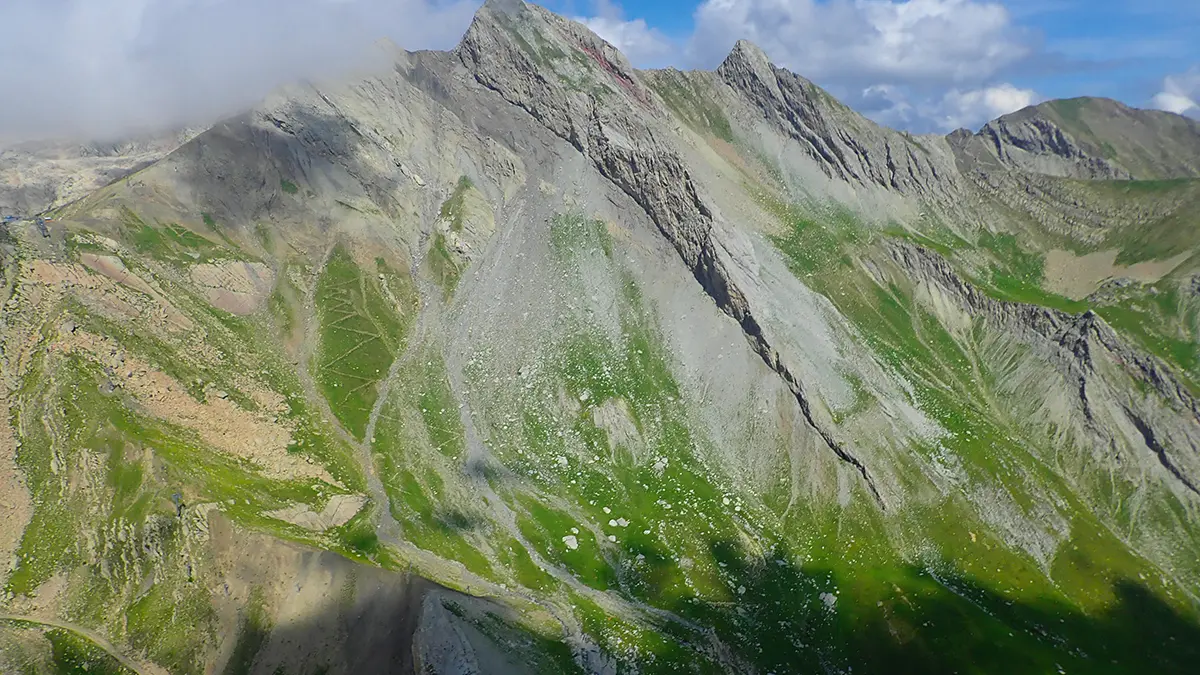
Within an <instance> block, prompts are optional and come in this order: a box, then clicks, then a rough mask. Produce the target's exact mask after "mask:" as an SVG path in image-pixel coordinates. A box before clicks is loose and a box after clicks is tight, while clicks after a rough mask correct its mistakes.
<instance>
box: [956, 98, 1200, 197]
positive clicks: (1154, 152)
mask: <svg viewBox="0 0 1200 675" xmlns="http://www.w3.org/2000/svg"><path fill="white" fill-rule="evenodd" d="M949 140H950V141H951V143H952V144H953V145H955V147H956V148H957V149H958V151H959V152H960V154H961V155H962V156H964V157H968V158H970V160H971V161H972V162H974V163H975V164H976V165H977V166H980V167H991V168H993V169H996V168H1001V167H1003V168H1005V169H1016V170H1019V171H1024V172H1028V173H1038V174H1045V175H1050V176H1060V177H1066V178H1081V179H1107V180H1128V179H1155V178H1184V177H1191V176H1197V175H1200V161H1198V160H1197V157H1198V156H1200V125H1198V124H1197V123H1196V122H1195V121H1193V120H1190V119H1188V118H1185V117H1183V116H1181V115H1175V114H1173V113H1167V112H1162V111H1157V110H1139V109H1137V108H1131V107H1129V106H1127V105H1125V104H1123V103H1120V102H1119V101H1113V100H1111V99H1106V98H1097V97H1080V98H1072V99H1060V100H1053V101H1046V102H1044V103H1039V104H1037V105H1033V106H1029V107H1026V108H1023V109H1021V110H1018V111H1016V112H1013V113H1009V114H1008V115H1004V116H1002V117H1000V118H998V119H995V120H992V121H991V122H988V123H987V124H986V125H984V126H983V128H982V129H980V130H979V132H978V133H977V134H961V133H958V132H956V133H955V134H953V135H952V136H951V137H949Z"/></svg>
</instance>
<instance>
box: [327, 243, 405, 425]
mask: <svg viewBox="0 0 1200 675" xmlns="http://www.w3.org/2000/svg"><path fill="white" fill-rule="evenodd" d="M316 306H317V312H318V316H319V320H320V329H319V335H320V346H319V348H318V352H317V355H316V358H315V365H316V368H315V370H316V373H315V379H316V381H317V385H318V386H319V387H320V389H321V393H322V394H324V395H325V398H326V399H327V400H328V401H329V405H330V408H331V409H332V410H333V414H334V415H335V416H336V417H337V418H338V420H339V421H340V422H341V423H342V425H343V426H345V427H346V429H347V430H348V431H350V432H351V433H352V434H354V435H355V436H358V437H360V438H361V437H362V435H363V432H364V431H365V430H366V427H367V421H368V418H369V417H370V415H371V409H372V408H373V406H374V405H375V399H376V397H377V396H378V394H379V392H378V389H377V386H378V383H379V381H380V380H382V379H383V378H384V377H386V376H387V372H388V369H389V368H390V366H391V363H392V360H393V359H394V358H395V356H396V354H397V353H399V351H400V349H401V348H402V347H403V344H404V340H405V326H404V324H402V323H401V321H400V319H399V317H397V316H396V313H395V311H394V309H393V308H392V307H391V306H390V305H389V303H388V301H387V300H386V299H385V298H384V296H383V295H382V292H381V291H380V289H379V287H378V284H377V282H376V280H375V279H374V278H372V277H371V276H369V275H365V274H363V272H362V270H361V269H360V268H359V267H358V265H357V264H356V263H355V262H354V260H353V259H352V258H351V257H350V255H349V253H347V252H346V251H345V249H343V248H341V247H340V246H339V247H338V248H337V249H335V250H334V252H333V254H332V255H331V256H330V258H329V260H328V261H327V262H326V265H325V272H324V274H322V275H321V278H320V279H319V280H318V281H317V290H316Z"/></svg>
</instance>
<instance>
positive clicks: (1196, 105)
mask: <svg viewBox="0 0 1200 675" xmlns="http://www.w3.org/2000/svg"><path fill="white" fill-rule="evenodd" d="M1154 107H1155V108H1159V109H1161V110H1166V111H1169V112H1173V113H1179V114H1180V115H1191V116H1193V117H1200V66H1193V67H1192V68H1191V69H1190V70H1188V71H1187V72H1186V73H1182V74H1179V75H1169V76H1167V77H1166V78H1165V79H1163V85H1162V91H1160V92H1158V93H1157V94H1155V96H1154Z"/></svg>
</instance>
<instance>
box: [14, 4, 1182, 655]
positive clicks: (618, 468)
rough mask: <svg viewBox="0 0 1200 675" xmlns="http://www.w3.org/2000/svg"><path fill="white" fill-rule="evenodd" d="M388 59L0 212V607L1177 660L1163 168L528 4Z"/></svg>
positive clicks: (196, 647)
mask: <svg viewBox="0 0 1200 675" xmlns="http://www.w3.org/2000/svg"><path fill="white" fill-rule="evenodd" d="M394 56H395V59H394V63H392V64H390V65H388V66H387V67H381V68H378V69H376V70H374V71H371V72H370V73H366V74H362V75H360V76H356V77H353V78H348V79H346V80H343V81H330V82H320V83H304V84H297V85H292V86H289V87H286V88H284V89H281V90H279V91H277V92H275V93H273V94H272V95H271V96H270V97H268V99H266V100H265V101H264V102H263V103H262V104H261V105H259V106H256V107H255V108H254V109H252V110H250V111H247V112H245V113H243V114H240V115H237V116H234V117H231V118H229V119H227V120H225V121H222V122H221V123H218V124H216V125H213V126H212V127H211V128H209V129H207V130H206V131H204V132H203V133H201V134H199V135H198V136H196V137H195V138H193V139H191V140H190V141H188V142H187V143H185V144H183V145H181V146H180V147H179V148H177V149H175V150H174V151H172V152H171V153H169V154H168V155H166V156H165V157H164V158H162V159H159V160H158V161H156V162H155V163H154V164H153V165H151V166H149V167H146V168H144V169H142V170H140V171H138V172H136V173H133V174H131V175H129V176H126V177H124V178H122V179H120V180H118V181H116V182H114V183H112V184H110V185H108V186H106V187H104V188H101V189H100V190H98V191H96V192H93V193H91V194H89V195H88V196H86V197H83V198H82V199H79V200H76V201H73V202H72V203H70V204H68V205H64V206H61V207H57V208H55V209H54V210H53V211H52V214H53V216H54V220H53V221H52V222H50V223H48V224H46V225H47V227H46V230H45V232H46V234H45V236H43V234H42V233H41V232H40V231H39V230H38V228H37V226H36V224H35V223H33V222H30V221H27V220H26V221H21V222H19V223H16V224H14V225H13V226H12V227H11V228H9V230H8V231H9V233H10V235H11V236H10V239H8V240H7V241H5V242H4V243H3V246H4V248H3V251H4V271H5V277H4V278H5V279H6V282H7V283H6V286H5V296H4V306H5V312H4V313H3V315H2V316H0V355H2V356H3V358H2V359H0V367H2V368H3V375H4V381H5V382H6V383H8V384H7V386H6V387H5V390H4V394H5V397H4V399H3V403H4V405H5V406H6V412H7V413H8V414H7V415H6V416H5V418H6V420H8V424H7V425H6V428H7V429H8V430H9V431H11V434H12V439H7V437H6V436H5V435H4V434H0V451H3V453H4V454H0V459H3V460H4V461H5V462H8V461H12V462H14V463H15V464H14V468H13V470H12V472H11V473H8V472H6V473H4V474H2V475H3V481H4V482H0V489H2V490H3V492H0V497H3V499H0V502H3V503H4V504H6V505H7V504H13V505H17V506H18V507H19V508H17V507H14V510H13V514H24V515H23V516H22V517H20V518H18V517H13V518H6V519H5V520H4V523H5V526H4V528H0V534H2V535H3V537H0V559H7V558H9V557H12V559H13V561H14V563H13V564H12V565H10V567H9V569H7V570H5V571H4V576H3V577H0V578H2V579H3V581H4V584H5V586H4V596H3V600H0V611H3V612H5V616H15V617H22V616H24V617H34V618H37V617H43V618H45V617H47V616H52V617H55V621H56V622H58V623H62V624H64V625H66V624H69V625H75V626H80V627H83V628H85V629H86V630H87V631H94V632H95V634H97V635H101V636H103V637H104V638H105V640H106V644H107V646H104V645H101V646H100V647H99V648H100V649H101V651H104V650H110V651H111V649H110V648H112V649H119V650H121V653H120V655H121V656H122V657H123V658H125V657H128V658H127V659H126V660H128V661H129V662H132V663H134V664H135V665H137V666H138V668H143V669H144V670H146V671H147V672H155V669H156V668H161V669H165V670H167V671H170V672H181V673H191V672H196V673H199V672H217V671H220V672H255V673H271V672H275V671H276V670H277V669H278V668H281V667H286V668H296V669H299V670H304V669H309V670H313V669H316V670H319V669H321V668H325V669H327V672H331V673H333V672H351V671H352V670H353V669H354V667H355V664H356V663H359V662H357V661H354V660H353V659H351V658H350V657H349V656H347V655H348V654H351V652H358V653H371V654H376V653H378V654H389V655H393V656H394V658H395V661H396V662H395V663H391V664H388V665H387V666H386V667H390V668H392V669H394V670H395V672H416V671H417V670H421V669H423V670H422V672H426V671H428V672H447V673H456V672H499V673H518V672H571V671H576V672H589V673H592V672H596V673H617V672H659V671H662V672H668V671H683V672H688V671H693V672H758V673H766V672H776V673H781V672H797V671H800V672H807V671H822V672H828V671H830V670H838V671H846V670H849V669H854V670H856V671H860V672H896V671H901V672H949V671H954V670H963V669H968V668H969V669H975V670H980V671H985V672H1030V673H1033V672H1046V671H1047V670H1049V669H1051V668H1058V669H1063V668H1065V669H1067V670H1069V671H1071V672H1076V671H1085V672H1104V673H1107V672H1137V671H1139V670H1141V669H1145V668H1153V669H1156V670H1160V671H1162V672H1179V673H1183V672H1188V668H1189V667H1190V664H1192V663H1194V662H1195V658H1197V657H1200V655H1198V654H1197V653H1196V645H1198V644H1200V640H1198V639H1196V638H1197V636H1200V567H1198V566H1197V562H1196V561H1197V560H1200V531H1198V530H1197V529H1196V527H1195V522H1197V521H1196V514H1197V512H1198V511H1200V495H1198V494H1197V493H1196V485H1198V484H1200V451H1198V450H1197V448H1200V419H1198V418H1197V412H1196V406H1195V399H1194V396H1195V392H1196V391H1200V387H1197V386H1196V383H1197V382H1200V359H1198V358H1197V353H1196V348H1195V338H1196V334H1197V328H1196V326H1197V317H1200V296H1198V295H1197V294H1196V293H1195V292H1194V290H1193V289H1194V288H1196V279H1198V278H1200V260H1197V258H1196V256H1195V254H1196V252H1197V251H1198V250H1200V241H1197V240H1195V239H1194V238H1193V236H1192V234H1190V233H1191V232H1192V231H1193V230H1189V229H1188V228H1186V227H1179V226H1178V225H1180V224H1182V225H1186V224H1187V223H1188V222H1190V221H1188V220H1187V218H1188V217H1189V216H1188V214H1187V204H1189V203H1190V202H1189V201H1188V199H1191V198H1192V196H1194V194H1193V192H1192V190H1193V185H1192V182H1191V181H1187V180H1184V181H1177V182H1170V181H1167V182H1165V183H1162V182H1155V181H1149V182H1148V181H1141V180H1125V181H1105V180H1075V179H1073V178H1070V177H1063V176H1055V175H1044V174H1040V173H1036V172H1031V171H1029V170H1027V169H1028V167H1026V166H1024V165H1019V166H1010V165H1007V164H1004V163H1003V162H1000V161H999V160H997V161H995V162H991V163H988V162H989V161H990V160H988V158H987V157H985V156H984V155H979V154H972V152H974V151H973V150H972V147H974V146H973V144H974V143H976V141H973V140H971V139H969V138H961V136H962V135H961V134H959V135H958V137H954V138H950V139H947V138H941V137H928V136H924V137H914V136H911V135H907V134H904V133H901V132H895V131H893V130H890V129H886V128H883V127H880V126H879V125H876V124H874V123H873V122H870V121H868V120H866V119H865V118H864V117H862V116H860V115H858V114H857V113H854V112H853V111H850V110H849V109H848V108H846V107H845V106H844V105H842V104H840V103H838V102H837V101H836V100H834V99H833V98H832V97H830V96H829V95H828V94H826V93H825V92H824V91H823V90H821V89H820V88H818V87H816V86H815V85H813V84H812V83H811V82H808V81H807V80H805V79H804V78H802V77H800V76H798V75H795V74H792V73H789V72H787V71H784V70H782V69H779V68H776V67H775V66H773V65H772V64H770V62H769V60H768V59H766V57H765V55H763V54H762V52H761V50H758V49H757V48H755V47H753V46H752V45H750V44H749V43H744V42H739V43H738V44H737V45H735V47H734V49H733V50H732V51H731V53H730V56H729V58H727V59H726V61H725V63H723V64H722V66H721V67H720V68H718V69H717V70H715V71H705V72H681V71H639V70H637V69H634V68H633V67H632V66H631V65H630V64H629V62H628V60H627V59H626V58H625V57H624V56H623V55H621V54H620V53H619V52H618V51H617V50H615V48H613V47H612V46H611V45H608V44H607V43H605V42H604V41H602V40H601V39H600V38H598V37H597V36H595V35H594V34H593V33H591V32H590V31H588V30H587V29H586V28H585V27H583V26H581V25H579V24H577V23H574V22H571V21H568V20H566V19H564V18H562V17H559V16H557V15H554V14H552V13H550V12H548V11H547V10H544V9H541V8H538V7H535V6H529V5H526V4H525V3H523V2H521V1H520V0H489V2H488V3H486V4H485V5H484V7H483V8H481V9H480V11H479V13H478V14H477V17H476V20H475V21H474V22H473V23H472V25H471V27H470V29H468V31H467V33H466V34H465V35H464V38H463V40H462V42H461V43H460V44H459V45H458V47H456V48H455V49H454V50H453V51H450V52H414V53H409V52H404V51H402V50H399V51H396V52H395V55H394ZM1065 133H1066V132H1064V134H1065ZM1139 133H1140V132H1139ZM952 136H953V135H952ZM956 139H957V140H956ZM1073 147H1083V146H1082V145H1080V144H1079V143H1075V145H1074V146H1073ZM981 152H982V151H981ZM1051 154H1053V156H1054V157H1056V158H1060V159H1061V158H1062V156H1061V155H1059V154H1056V153H1051ZM1081 157H1082V159H1081ZM1090 157H1092V155H1090V154H1086V153H1084V155H1078V156H1077V155H1070V154H1069V153H1068V155H1067V157H1066V160H1064V162H1063V163H1060V164H1056V165H1055V166H1059V167H1061V166H1068V167H1078V166H1084V167H1086V166H1090V165H1088V164H1087V161H1088V158H1090ZM1067 160H1069V161H1067ZM1054 161H1058V160H1054ZM1033 168H1039V167H1033ZM1164 233H1167V234H1164ZM1168 235H1169V236H1168ZM1139 237H1142V238H1139ZM1145 237H1149V239H1148V240H1147V239H1145ZM1056 279H1068V280H1070V281H1073V282H1078V283H1077V284H1076V285H1077V286H1080V287H1084V286H1088V284H1091V285H1094V287H1095V290H1094V291H1088V292H1086V293H1084V294H1083V295H1082V296H1081V295H1078V294H1076V295H1072V296H1070V297H1068V296H1067V295H1063V294H1059V292H1058V290H1057V288H1058V287H1057V286H1055V284H1056V283H1059V282H1058V281H1056ZM1084 282H1086V283H1084ZM13 441H16V442H13ZM10 477H15V478H13V479H12V480H15V481H17V482H12V481H10ZM17 479H19V480H17ZM63 505H69V508H67V507H64V506H63ZM355 507H358V508H359V510H358V511H357V512H355V513H350V512H349V511H351V510H353V508H355ZM26 523H33V525H29V526H28V527H27V526H26ZM50 541H53V542H54V544H55V545H54V546H47V545H46V542H50ZM335 554H336V555H335ZM368 568H369V569H368ZM272 569H278V570H279V572H278V575H277V576H278V578H275V575H273V574H272V573H271V570H272ZM360 569H361V572H358V571H356V570H360ZM320 579H333V580H335V581H320ZM350 579H357V581H350ZM214 589H215V590H214ZM362 611H365V612H366V614H367V615H368V616H369V617H376V619H372V621H374V622H375V623H376V624H377V626H376V628H378V631H364V630H362V629H363V628H364V627H365V626H364V624H363V622H362V620H360V619H357V618H355V617H358V616H360V612H362ZM392 622H394V625H395V630H394V631H390V630H388V628H389V627H390V626H391V625H393V624H392ZM37 625H43V624H37ZM72 639H85V640H86V635H84V636H83V637H80V636H79V635H75V637H71V636H70V635H68V636H63V635H60V634H58V633H55V632H53V630H51V629H49V628H45V627H43V628H37V627H33V626H27V625H25V624H20V623H16V624H11V625H10V624H9V623H4V624H3V625H2V626H0V645H2V646H3V647H4V649H3V650H0V652H3V656H2V657H0V664H3V666H4V667H6V668H7V667H12V668H24V667H31V668H38V667H46V668H49V667H53V666H54V665H55V662H56V660H59V659H60V657H58V656H56V654H59V653H61V652H62V650H63V649H66V648H64V647H62V646H61V645H63V644H67V642H64V641H66V640H72ZM87 644H88V643H86V641H85V642H84V643H80V645H75V643H70V645H75V646H70V647H69V648H70V649H73V650H75V651H70V652H69V653H70V654H75V655H77V657H78V658H79V659H81V660H84V661H86V662H88V663H94V664H96V665H97V667H101V666H105V664H106V663H107V662H105V661H103V658H102V657H103V654H99V655H97V654H95V653H93V652H92V651H88V648H87ZM55 650H58V651H55ZM71 658H76V657H71ZM4 659H7V661H6V660H4ZM109 665H111V664H109ZM119 665H120V664H119V663H118V664H117V666H119ZM359 665H360V667H361V664H359ZM117 666H111V667H112V668H116V667H117ZM380 667H385V666H384V665H380ZM115 672H122V671H120V670H117V671H115Z"/></svg>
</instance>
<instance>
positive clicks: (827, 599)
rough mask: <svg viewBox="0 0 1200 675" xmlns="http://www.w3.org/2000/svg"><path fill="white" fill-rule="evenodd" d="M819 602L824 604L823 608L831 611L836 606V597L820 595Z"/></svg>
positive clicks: (830, 594) (831, 594)
mask: <svg viewBox="0 0 1200 675" xmlns="http://www.w3.org/2000/svg"><path fill="white" fill-rule="evenodd" d="M820 598H821V602H823V603H825V608H826V609H829V610H832V609H833V608H834V606H836V605H837V596H836V595H834V594H833V593H822V594H821V595H820Z"/></svg>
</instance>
